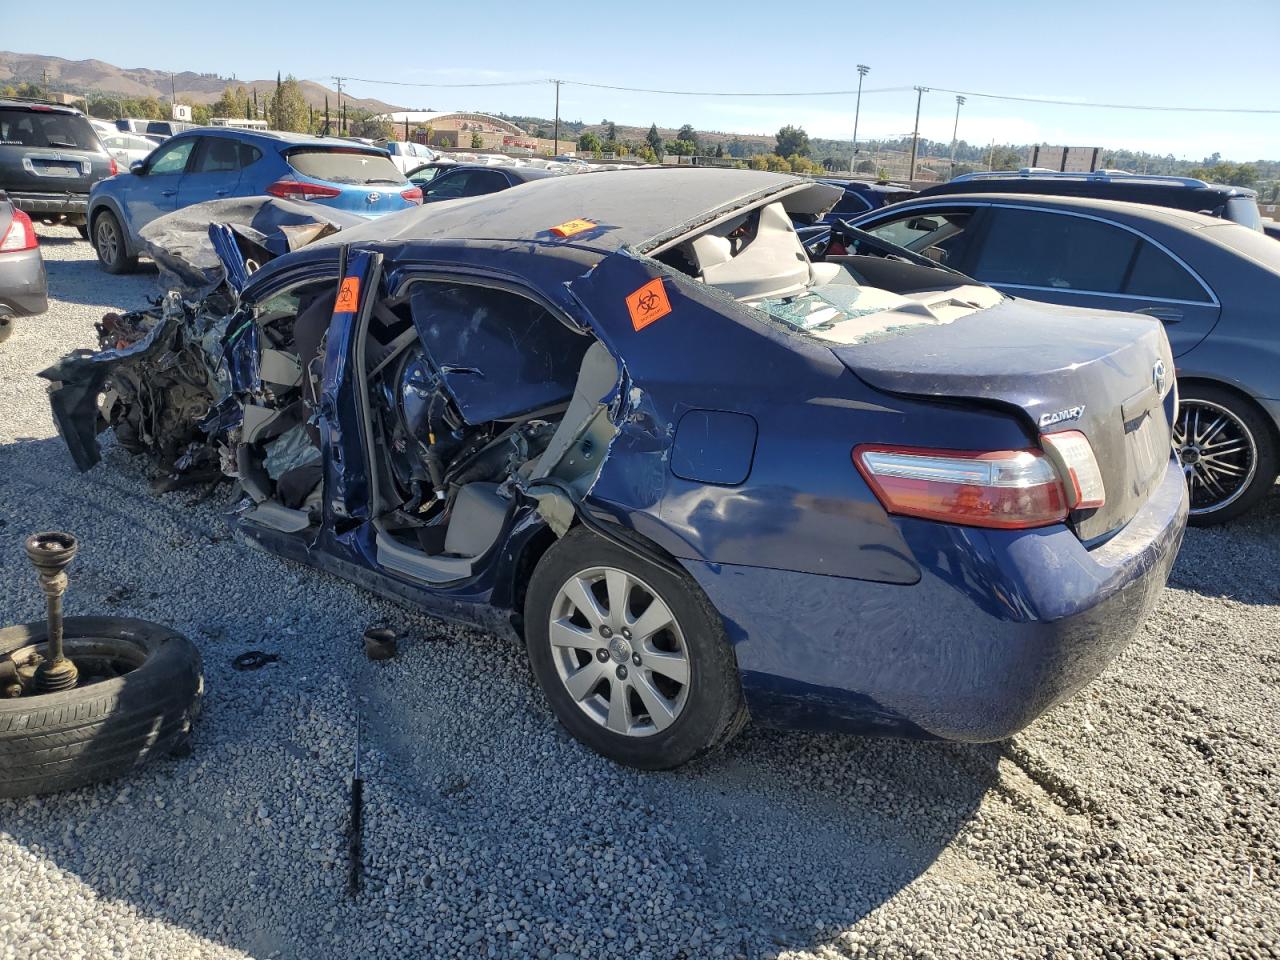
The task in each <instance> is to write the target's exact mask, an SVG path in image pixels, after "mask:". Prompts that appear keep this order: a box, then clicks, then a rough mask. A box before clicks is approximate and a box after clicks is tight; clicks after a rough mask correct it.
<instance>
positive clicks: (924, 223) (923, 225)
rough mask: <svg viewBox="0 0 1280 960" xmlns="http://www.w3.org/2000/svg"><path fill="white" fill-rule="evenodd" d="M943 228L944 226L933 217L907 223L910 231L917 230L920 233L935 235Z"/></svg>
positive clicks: (920, 218)
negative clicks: (936, 231)
mask: <svg viewBox="0 0 1280 960" xmlns="http://www.w3.org/2000/svg"><path fill="white" fill-rule="evenodd" d="M941 226H942V224H941V223H940V222H939V221H937V220H935V219H933V218H932V217H914V218H912V219H911V220H908V221H907V229H908V230H915V231H919V232H920V233H933V231H935V230H937V229H938V228H939V227H941Z"/></svg>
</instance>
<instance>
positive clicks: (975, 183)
mask: <svg viewBox="0 0 1280 960" xmlns="http://www.w3.org/2000/svg"><path fill="white" fill-rule="evenodd" d="M1004 191H1009V192H1012V193H1049V194H1053V195H1055V196H1097V197H1106V196H1112V195H1120V194H1127V195H1129V197H1131V198H1135V199H1136V198H1138V197H1143V196H1153V197H1166V198H1168V199H1170V200H1173V199H1176V198H1188V199H1194V197H1195V196H1196V195H1203V194H1213V195H1214V196H1215V198H1217V197H1249V198H1256V197H1257V195H1258V194H1257V191H1256V190H1251V189H1249V188H1248V187H1233V186H1231V185H1229V184H1224V183H1206V182H1205V181H1204V180H1195V179H1193V178H1191V177H1166V176H1145V175H1142V174H1136V173H1135V174H1101V173H1079V174H1072V173H1053V172H1050V173H1019V172H1015V171H1012V170H1010V171H1007V172H1005V171H995V172H994V173H975V174H966V175H965V176H961V177H956V178H955V179H954V180H949V181H947V182H946V183H939V184H935V185H934V186H931V187H925V188H924V189H923V190H921V191H920V192H921V193H922V194H928V195H933V194H947V193H969V192H975V193H983V192H1004Z"/></svg>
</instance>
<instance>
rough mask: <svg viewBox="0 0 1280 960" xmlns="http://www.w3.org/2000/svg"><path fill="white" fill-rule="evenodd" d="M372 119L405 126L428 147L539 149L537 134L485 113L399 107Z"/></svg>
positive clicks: (400, 126)
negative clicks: (393, 111)
mask: <svg viewBox="0 0 1280 960" xmlns="http://www.w3.org/2000/svg"><path fill="white" fill-rule="evenodd" d="M376 119H378V120H384V121H386V122H388V123H391V124H394V125H395V126H396V128H397V132H398V133H399V132H400V131H401V129H402V128H404V127H405V126H406V125H407V126H408V129H409V138H410V139H413V140H416V141H417V142H419V143H426V144H427V146H429V147H445V148H450V147H452V148H456V149H462V150H468V149H471V148H473V147H476V148H477V149H484V150H503V149H505V150H508V151H511V152H520V151H531V152H538V151H539V148H540V143H539V141H538V138H537V137H534V136H532V135H530V134H529V133H527V132H526V131H524V130H522V129H520V128H519V127H517V126H516V125H515V124H514V123H511V122H510V121H508V120H503V119H501V118H500V117H491V116H489V115H488V114H487V113H465V112H437V111H424V110H400V111H397V112H396V113H384V114H382V115H381V116H379V117H377V118H376ZM417 131H424V132H422V133H417ZM476 139H478V140H479V143H478V144H477V143H475V140H476ZM564 142H566V140H561V143H564Z"/></svg>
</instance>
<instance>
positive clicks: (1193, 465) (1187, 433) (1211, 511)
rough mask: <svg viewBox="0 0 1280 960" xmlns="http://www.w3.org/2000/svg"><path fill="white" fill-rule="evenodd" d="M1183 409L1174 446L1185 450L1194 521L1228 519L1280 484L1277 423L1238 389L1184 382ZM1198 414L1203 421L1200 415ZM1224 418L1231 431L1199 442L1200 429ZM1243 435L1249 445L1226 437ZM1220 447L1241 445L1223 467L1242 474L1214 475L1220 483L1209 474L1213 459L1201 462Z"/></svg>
mask: <svg viewBox="0 0 1280 960" xmlns="http://www.w3.org/2000/svg"><path fill="white" fill-rule="evenodd" d="M1179 390H1180V396H1179V400H1180V404H1181V405H1180V408H1179V412H1178V421H1177V423H1176V424H1175V431H1174V432H1175V438H1174V446H1175V447H1177V448H1178V449H1179V455H1180V456H1181V457H1182V460H1183V469H1184V470H1185V471H1186V473H1187V483H1188V487H1189V491H1190V494H1191V516H1190V517H1189V518H1188V522H1189V523H1191V524H1192V525H1194V526H1197V527H1206V526H1212V525H1214V524H1219V523H1226V522H1227V521H1229V520H1234V519H1235V518H1236V517H1238V516H1240V515H1241V514H1243V513H1246V512H1247V511H1249V510H1252V509H1253V508H1254V507H1255V506H1257V504H1258V501H1260V500H1261V499H1262V498H1263V497H1265V496H1266V495H1267V494H1268V493H1269V492H1270V491H1271V489H1272V488H1273V487H1274V486H1275V482H1276V476H1277V474H1278V473H1280V451H1277V449H1276V432H1275V427H1274V426H1273V425H1272V424H1271V422H1270V421H1269V420H1268V419H1267V417H1266V416H1265V415H1264V414H1263V413H1262V411H1261V410H1259V409H1258V408H1257V407H1256V406H1255V405H1254V404H1253V403H1252V402H1251V401H1249V400H1247V399H1246V398H1244V397H1242V396H1241V395H1240V394H1238V393H1236V392H1235V391H1233V390H1227V389H1225V388H1223V387H1216V386H1213V385H1212V384H1202V383H1192V384H1188V385H1187V386H1185V387H1184V386H1181V385H1180V386H1179ZM1197 414H1198V415H1199V420H1196V419H1195V418H1196V416H1197ZM1218 418H1222V419H1224V420H1225V421H1226V422H1225V423H1224V424H1223V426H1222V427H1221V429H1222V430H1224V431H1227V433H1226V434H1217V435H1212V436H1208V437H1207V438H1206V440H1207V444H1206V445H1204V446H1201V445H1198V444H1196V443H1195V442H1194V441H1195V439H1196V437H1195V434H1196V432H1197V430H1199V431H1200V432H1201V433H1207V432H1208V430H1209V428H1210V427H1212V426H1213V424H1215V423H1217V422H1218ZM1236 435H1238V436H1239V437H1240V438H1242V442H1243V444H1244V446H1243V447H1241V446H1240V445H1238V444H1237V445H1230V444H1226V443H1224V442H1223V441H1224V439H1226V438H1229V437H1231V436H1236ZM1215 442H1217V443H1219V444H1220V449H1229V450H1237V449H1238V450H1239V452H1238V453H1228V454H1225V455H1221V459H1220V460H1219V461H1218V462H1219V463H1220V464H1221V466H1222V467H1225V468H1226V469H1229V470H1232V471H1236V472H1237V476H1236V477H1234V478H1233V477H1231V476H1229V475H1228V476H1223V475H1221V474H1219V475H1218V476H1217V477H1211V478H1210V479H1211V480H1212V483H1213V484H1217V485H1218V486H1217V487H1216V488H1215V487H1214V486H1211V484H1210V483H1209V482H1208V481H1206V480H1205V479H1203V478H1204V477H1205V473H1204V469H1205V467H1206V466H1208V464H1207V463H1199V465H1198V466H1197V462H1198V461H1199V459H1200V457H1201V456H1202V455H1204V454H1211V453H1212V454H1214V455H1215V456H1219V455H1218V454H1216V453H1215V452H1214V450H1213V447H1212V446H1211V444H1213V443H1215Z"/></svg>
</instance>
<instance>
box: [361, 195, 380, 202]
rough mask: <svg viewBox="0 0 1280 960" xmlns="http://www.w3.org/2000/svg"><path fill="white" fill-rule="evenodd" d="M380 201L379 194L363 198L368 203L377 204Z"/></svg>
mask: <svg viewBox="0 0 1280 960" xmlns="http://www.w3.org/2000/svg"><path fill="white" fill-rule="evenodd" d="M381 199H382V194H380V193H371V194H369V195H368V196H367V197H365V200H367V201H368V202H369V203H377V202H378V201H379V200H381Z"/></svg>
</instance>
